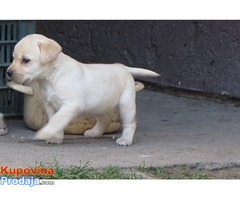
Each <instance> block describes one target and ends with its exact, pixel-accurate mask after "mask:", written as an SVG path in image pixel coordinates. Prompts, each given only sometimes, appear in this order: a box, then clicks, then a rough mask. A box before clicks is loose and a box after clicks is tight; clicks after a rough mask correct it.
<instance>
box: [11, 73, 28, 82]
mask: <svg viewBox="0 0 240 200" xmlns="http://www.w3.org/2000/svg"><path fill="white" fill-rule="evenodd" d="M7 78H8V79H9V80H10V81H13V82H15V83H18V84H24V83H25V82H26V80H24V78H22V76H21V75H18V74H13V75H12V76H9V75H8V74H7Z"/></svg>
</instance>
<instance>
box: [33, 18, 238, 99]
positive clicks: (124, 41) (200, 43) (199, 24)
mask: <svg viewBox="0 0 240 200" xmlns="http://www.w3.org/2000/svg"><path fill="white" fill-rule="evenodd" d="M36 28H37V33H42V34H44V35H46V36H48V37H51V38H53V39H55V40H57V41H58V42H59V43H60V44H61V45H62V46H63V51H64V52H65V53H67V54H69V55H71V56H72V57H74V58H75V59H77V60H79V61H81V62H87V63H90V62H93V63H94V62H103V63H113V62H120V63H124V64H126V65H129V66H133V67H143V68H147V69H151V70H154V71H156V72H159V73H161V75H162V76H161V77H159V78H153V79H147V80H148V81H151V82H153V83H157V84H158V85H161V86H169V87H174V88H181V89H187V90H193V91H200V92H207V93H213V94H218V95H222V94H223V95H227V96H231V97H237V98H240V89H239V85H240V57H239V52H240V21H161V20H160V21H155V20H154V21H37V25H36Z"/></svg>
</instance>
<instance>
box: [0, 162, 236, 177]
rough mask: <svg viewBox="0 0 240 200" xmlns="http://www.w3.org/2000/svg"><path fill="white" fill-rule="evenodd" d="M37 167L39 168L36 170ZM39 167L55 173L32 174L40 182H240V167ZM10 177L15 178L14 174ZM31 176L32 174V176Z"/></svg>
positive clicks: (54, 165) (53, 165) (88, 164)
mask: <svg viewBox="0 0 240 200" xmlns="http://www.w3.org/2000/svg"><path fill="white" fill-rule="evenodd" d="M38 166H39V165H36V166H35V167H33V168H37V167H38ZM39 167H40V168H53V169H54V173H53V174H50V175H47V174H41V173H40V174H36V175H33V176H34V177H35V178H40V179H240V165H239V166H236V165H233V166H231V167H225V168H215V169H212V170H211V169H206V168H203V167H198V166H197V165H196V166H188V165H174V166H166V167H147V166H140V167H138V168H121V167H117V166H106V167H104V168H103V169H95V168H93V167H92V166H91V165H90V163H86V164H84V165H79V166H70V167H64V166H63V165H60V164H59V163H58V162H56V161H55V162H54V163H51V164H40V166H39ZM7 176H8V177H11V178H13V177H14V175H7ZM29 176H32V175H31V174H30V175H29ZM0 177H1V175H0ZM19 178H20V177H19Z"/></svg>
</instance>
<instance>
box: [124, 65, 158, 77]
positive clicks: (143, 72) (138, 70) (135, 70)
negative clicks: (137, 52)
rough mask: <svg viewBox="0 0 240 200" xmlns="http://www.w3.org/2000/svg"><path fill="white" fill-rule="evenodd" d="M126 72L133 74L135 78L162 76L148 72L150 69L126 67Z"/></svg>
mask: <svg viewBox="0 0 240 200" xmlns="http://www.w3.org/2000/svg"><path fill="white" fill-rule="evenodd" d="M125 68H126V70H127V71H128V72H129V73H130V74H132V75H133V76H144V77H157V76H160V74H158V73H156V72H154V71H151V70H148V69H142V68H133V67H126V66H125Z"/></svg>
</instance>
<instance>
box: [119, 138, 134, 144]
mask: <svg viewBox="0 0 240 200" xmlns="http://www.w3.org/2000/svg"><path fill="white" fill-rule="evenodd" d="M116 143H117V145H118V146H130V145H131V144H132V140H130V139H127V138H124V137H120V138H118V139H117V141H116Z"/></svg>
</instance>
